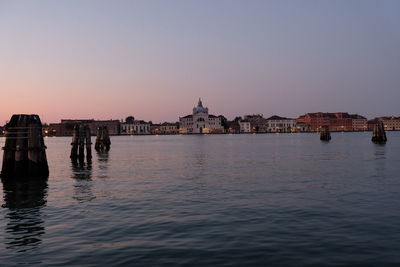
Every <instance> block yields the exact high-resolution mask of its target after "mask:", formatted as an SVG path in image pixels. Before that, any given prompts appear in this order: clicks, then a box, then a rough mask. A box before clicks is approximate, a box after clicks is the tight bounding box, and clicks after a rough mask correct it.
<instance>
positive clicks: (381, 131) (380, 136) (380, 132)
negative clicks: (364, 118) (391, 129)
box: [372, 122, 387, 144]
mask: <svg viewBox="0 0 400 267" xmlns="http://www.w3.org/2000/svg"><path fill="white" fill-rule="evenodd" d="M386 141H387V137H386V133H385V126H384V125H383V122H379V123H377V124H375V125H374V129H373V131H372V142H374V143H380V144H382V143H386Z"/></svg>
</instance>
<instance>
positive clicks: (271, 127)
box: [266, 115, 296, 133]
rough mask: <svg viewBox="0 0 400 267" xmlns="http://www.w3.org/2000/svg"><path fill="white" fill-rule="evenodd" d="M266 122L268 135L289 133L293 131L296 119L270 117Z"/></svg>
mask: <svg viewBox="0 0 400 267" xmlns="http://www.w3.org/2000/svg"><path fill="white" fill-rule="evenodd" d="M266 120H267V131H268V132H270V133H290V132H293V131H295V127H296V119H290V118H285V117H280V116H276V115H274V116H272V117H269V118H268V119H266Z"/></svg>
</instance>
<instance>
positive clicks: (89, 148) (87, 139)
mask: <svg viewBox="0 0 400 267" xmlns="http://www.w3.org/2000/svg"><path fill="white" fill-rule="evenodd" d="M85 143H86V160H87V161H91V160H92V140H91V134H90V128H89V127H88V126H87V125H86V126H85Z"/></svg>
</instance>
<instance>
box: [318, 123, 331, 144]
mask: <svg viewBox="0 0 400 267" xmlns="http://www.w3.org/2000/svg"><path fill="white" fill-rule="evenodd" d="M319 138H320V139H321V140H322V141H329V140H331V132H330V131H329V126H327V125H324V126H322V128H321V132H320V137H319Z"/></svg>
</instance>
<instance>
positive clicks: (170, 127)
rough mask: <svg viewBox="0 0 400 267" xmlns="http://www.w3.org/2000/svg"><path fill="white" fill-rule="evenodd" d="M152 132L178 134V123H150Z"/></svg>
mask: <svg viewBox="0 0 400 267" xmlns="http://www.w3.org/2000/svg"><path fill="white" fill-rule="evenodd" d="M151 133H152V134H166V135H169V134H179V123H178V122H176V123H171V122H164V123H162V124H152V125H151Z"/></svg>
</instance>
